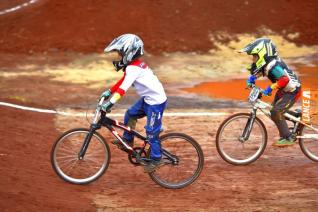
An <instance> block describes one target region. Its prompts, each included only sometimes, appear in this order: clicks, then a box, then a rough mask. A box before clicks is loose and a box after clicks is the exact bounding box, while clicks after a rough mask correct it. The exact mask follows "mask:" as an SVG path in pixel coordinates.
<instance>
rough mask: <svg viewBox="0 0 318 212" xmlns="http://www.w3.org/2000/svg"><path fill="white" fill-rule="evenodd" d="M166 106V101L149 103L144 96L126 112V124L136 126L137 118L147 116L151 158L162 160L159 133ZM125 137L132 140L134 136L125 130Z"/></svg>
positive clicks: (146, 127)
mask: <svg viewBox="0 0 318 212" xmlns="http://www.w3.org/2000/svg"><path fill="white" fill-rule="evenodd" d="M165 108H166V102H164V103H162V104H159V105H149V104H147V103H146V102H145V101H144V97H143V98H141V99H139V100H138V101H137V102H136V103H135V104H134V105H133V106H131V107H130V108H129V109H128V110H127V111H126V113H125V118H124V124H125V125H127V126H130V127H132V128H134V125H135V124H136V121H137V119H140V118H142V117H145V116H147V125H146V126H145V129H146V133H147V139H148V140H149V143H150V148H151V153H150V158H151V159H154V160H160V158H161V144H160V141H159V133H160V129H161V126H162V115H163V111H164V110H165ZM123 137H124V139H126V140H127V141H130V142H132V141H133V139H134V137H133V135H132V134H130V133H129V132H124V135H123Z"/></svg>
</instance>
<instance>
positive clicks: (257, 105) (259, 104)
mask: <svg viewBox="0 0 318 212" xmlns="http://www.w3.org/2000/svg"><path fill="white" fill-rule="evenodd" d="M261 98H262V95H261V90H260V89H259V88H257V87H256V86H254V87H253V88H252V91H251V92H250V95H249V102H250V103H251V104H252V105H253V109H252V112H251V116H250V118H249V120H248V121H247V123H246V126H245V129H244V131H243V135H242V136H241V137H240V141H241V142H244V141H246V140H248V138H249V135H250V133H251V131H252V127H253V123H254V120H255V118H256V116H257V110H260V111H261V112H262V113H263V114H265V115H266V116H267V117H269V118H271V113H270V110H271V109H272V107H273V106H272V105H270V104H268V103H266V102H264V101H262V100H261ZM283 115H284V116H285V117H286V120H288V121H292V122H293V123H294V128H293V131H292V133H296V132H297V128H298V126H299V124H301V125H303V126H307V127H309V128H311V129H313V130H314V131H316V132H317V134H306V135H303V136H300V135H297V136H296V137H297V138H314V139H318V129H317V128H315V127H313V126H311V125H308V124H306V123H304V122H303V121H301V117H295V116H293V115H291V114H290V113H289V112H288V111H287V112H285V113H284V114H283Z"/></svg>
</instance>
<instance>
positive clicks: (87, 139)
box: [78, 124, 100, 160]
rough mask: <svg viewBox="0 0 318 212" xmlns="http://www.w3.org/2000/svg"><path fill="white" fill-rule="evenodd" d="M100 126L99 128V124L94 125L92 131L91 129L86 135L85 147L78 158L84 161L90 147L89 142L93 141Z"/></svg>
mask: <svg viewBox="0 0 318 212" xmlns="http://www.w3.org/2000/svg"><path fill="white" fill-rule="evenodd" d="M99 128H100V126H98V125H97V124H92V125H91V127H90V129H89V133H88V134H87V135H86V137H85V139H84V142H83V145H82V147H81V149H80V152H79V153H78V158H79V159H80V160H83V159H84V156H85V153H86V151H87V149H88V145H89V142H90V141H91V139H92V136H93V134H94V132H95V131H96V130H97V129H99Z"/></svg>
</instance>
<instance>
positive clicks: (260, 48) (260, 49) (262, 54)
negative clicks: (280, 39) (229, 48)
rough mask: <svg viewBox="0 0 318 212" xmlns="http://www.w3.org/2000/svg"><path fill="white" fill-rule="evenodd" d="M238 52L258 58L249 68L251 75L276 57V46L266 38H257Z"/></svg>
mask: <svg viewBox="0 0 318 212" xmlns="http://www.w3.org/2000/svg"><path fill="white" fill-rule="evenodd" d="M239 52H240V53H243V52H246V53H247V54H248V55H257V56H258V59H257V61H256V62H255V63H252V65H251V67H250V72H251V75H256V74H258V73H259V72H260V71H261V70H262V69H263V67H264V66H265V65H266V64H268V63H269V62H270V61H272V60H273V59H274V58H276V57H277V56H278V54H277V51H276V46H275V45H274V43H273V42H272V41H271V40H270V39H268V38H258V39H256V40H254V41H253V42H251V43H249V44H248V45H247V46H245V47H244V48H243V49H241V50H239Z"/></svg>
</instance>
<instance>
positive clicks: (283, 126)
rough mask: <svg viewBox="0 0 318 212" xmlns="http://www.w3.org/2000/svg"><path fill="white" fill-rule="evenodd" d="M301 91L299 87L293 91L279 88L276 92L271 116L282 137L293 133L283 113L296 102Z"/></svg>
mask: <svg viewBox="0 0 318 212" xmlns="http://www.w3.org/2000/svg"><path fill="white" fill-rule="evenodd" d="M299 92H300V88H297V89H296V90H295V91H293V92H285V91H283V90H278V91H277V92H276V95H275V99H274V102H273V103H272V105H273V108H272V110H271V118H272V120H273V121H274V123H275V124H276V126H277V128H278V131H279V135H280V137H282V138H288V137H289V136H290V135H291V132H290V131H289V129H288V125H287V122H286V120H285V117H284V116H283V114H284V113H285V112H286V111H287V110H288V109H289V108H291V107H292V106H293V105H294V104H295V102H296V101H297V99H298V96H299Z"/></svg>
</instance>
